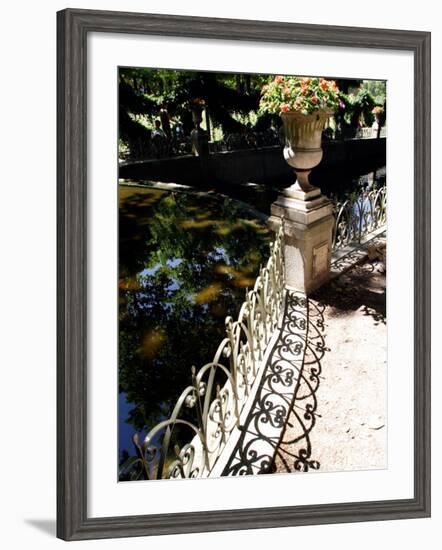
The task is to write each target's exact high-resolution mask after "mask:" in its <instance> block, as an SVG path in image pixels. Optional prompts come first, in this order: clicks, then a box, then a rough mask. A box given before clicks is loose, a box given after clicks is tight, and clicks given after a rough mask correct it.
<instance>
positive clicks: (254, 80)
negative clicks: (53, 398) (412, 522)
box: [57, 9, 430, 540]
mask: <svg viewBox="0 0 442 550" xmlns="http://www.w3.org/2000/svg"><path fill="white" fill-rule="evenodd" d="M57 24H58V42H57V43H58V107H57V108H58V140H57V143H58V172H57V175H58V384H57V387H58V394H57V410H58V428H57V437H58V444H57V452H58V468H57V485H58V512H57V526H58V527H57V533H58V536H59V537H60V538H63V539H65V540H80V539H90V538H107V537H125V536H141V535H157V534H167V533H186V532H197V531H216V530H227V529H249V528H260V527H262V528H266V527H282V526H293V525H308V524H318V523H335V522H353V521H368V520H379V519H396V518H398V519H399V518H415V517H425V516H428V515H429V514H430V390H429V388H430V355H429V354H430V326H429V325H430V259H429V258H430V168H429V167H430V162H429V161H430V86H429V81H430V80H429V79H430V34H429V33H426V32H411V31H400V30H385V29H367V28H349V27H331V26H321V25H304V24H303V25H299V24H294V23H276V22H265V21H248V20H247V21H246V20H231V19H208V18H199V17H179V16H168V15H159V14H155V15H152V14H135V13H119V12H102V11H90V10H71V9H68V10H64V11H62V12H59V13H58V20H57ZM387 105H388V111H387ZM387 251H388V253H387Z"/></svg>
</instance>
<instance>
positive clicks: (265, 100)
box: [259, 75, 340, 115]
mask: <svg viewBox="0 0 442 550" xmlns="http://www.w3.org/2000/svg"><path fill="white" fill-rule="evenodd" d="M261 93H262V97H261V101H260V104H259V107H260V108H259V112H260V114H264V113H269V114H281V113H286V112H288V111H297V112H300V113H302V114H303V115H309V114H311V113H314V112H316V111H319V110H324V109H327V110H332V111H335V110H336V108H337V107H338V106H339V101H340V100H339V89H338V87H337V86H336V82H335V81H334V80H326V79H325V78H308V77H298V76H295V77H293V76H288V77H284V76H281V75H278V76H276V77H275V78H274V80H272V81H271V82H270V83H269V84H266V85H265V86H263V88H262V92H261Z"/></svg>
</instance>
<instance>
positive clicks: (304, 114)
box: [260, 76, 339, 295]
mask: <svg viewBox="0 0 442 550" xmlns="http://www.w3.org/2000/svg"><path fill="white" fill-rule="evenodd" d="M338 94H339V90H338V88H337V86H336V82H335V81H333V80H326V79H325V78H321V77H284V76H276V77H275V78H274V80H272V81H270V82H269V83H268V84H266V85H265V86H263V90H262V97H261V101H260V111H261V112H262V113H268V114H273V115H280V117H281V119H282V123H283V129H284V158H285V160H286V162H287V163H288V164H289V166H291V167H292V168H293V170H294V171H295V173H296V182H295V183H294V184H293V185H291V186H290V187H289V188H288V189H284V190H283V191H282V193H281V194H280V195H279V196H278V197H277V199H276V200H275V202H274V203H273V204H272V205H271V208H270V214H271V215H270V218H269V221H268V224H269V227H270V229H271V230H273V231H275V232H276V231H278V230H279V228H280V227H281V224H283V227H284V275H285V286H286V288H288V289H289V290H297V291H300V292H303V293H305V294H307V295H308V294H309V293H311V292H313V291H314V290H315V289H317V288H318V287H320V286H321V285H322V284H323V283H325V282H326V281H327V280H328V278H329V274H330V264H331V248H332V235H333V226H334V218H333V205H332V203H331V202H330V201H329V200H328V199H327V197H324V196H323V195H321V190H320V189H318V188H317V187H314V186H313V185H311V183H310V182H309V174H310V172H311V170H312V169H313V168H314V167H315V166H317V165H318V164H319V163H320V162H321V160H322V147H321V141H322V131H323V129H324V127H325V125H326V122H327V120H328V118H329V117H330V116H331V115H332V114H333V113H334V112H335V111H336V109H337V107H338V106H339V95H338Z"/></svg>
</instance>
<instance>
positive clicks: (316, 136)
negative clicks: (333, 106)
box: [281, 109, 333, 199]
mask: <svg viewBox="0 0 442 550" xmlns="http://www.w3.org/2000/svg"><path fill="white" fill-rule="evenodd" d="M332 114H333V111H331V110H328V109H323V110H318V111H316V112H314V113H311V114H307V115H305V114H302V113H300V112H299V111H288V112H285V113H281V118H282V123H283V127H284V135H285V146H284V158H285V160H286V162H287V163H288V164H289V165H290V166H291V167H292V168H293V169H294V170H295V173H296V182H295V183H294V184H293V185H291V186H290V187H289V188H287V189H285V190H284V192H283V193H284V195H286V196H289V197H296V198H301V196H302V198H304V199H305V198H307V197H308V195H309V194H311V193H312V192H314V191H315V189H317V188H316V187H314V186H313V185H311V184H310V182H309V179H308V177H309V174H310V172H311V170H312V169H313V168H314V167H315V166H317V165H318V164H319V163H320V162H321V160H322V147H321V138H322V131H323V129H324V127H325V125H326V123H327V120H328V119H329V117H330V116H331V115H332Z"/></svg>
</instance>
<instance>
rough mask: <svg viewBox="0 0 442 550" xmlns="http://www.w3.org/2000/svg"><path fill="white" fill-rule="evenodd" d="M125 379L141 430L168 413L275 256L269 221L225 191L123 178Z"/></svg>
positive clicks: (121, 378) (121, 366)
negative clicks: (183, 189) (139, 185)
mask: <svg viewBox="0 0 442 550" xmlns="http://www.w3.org/2000/svg"><path fill="white" fill-rule="evenodd" d="M120 199H121V204H120V284H119V286H120V292H119V297H120V301H119V319H120V326H119V387H120V391H123V392H125V393H126V396H127V399H128V401H129V402H131V403H133V404H134V405H135V406H134V408H133V409H132V410H131V411H130V412H129V418H128V419H125V418H121V419H120V422H124V421H126V422H130V423H131V424H132V425H133V426H134V429H135V430H140V431H141V430H143V429H149V428H151V427H152V426H153V424H154V423H156V422H157V421H159V420H160V419H161V417H163V416H164V415H167V414H168V413H169V412H170V410H171V406H173V404H174V402H175V400H176V398H177V397H178V396H179V394H180V393H181V391H182V390H183V389H184V388H185V387H186V386H187V385H188V384H189V383H190V381H191V378H190V369H191V366H192V365H195V366H197V367H199V366H201V365H203V364H204V363H206V362H208V361H210V360H211V359H212V357H213V354H214V353H215V351H216V348H217V346H218V344H219V342H220V341H221V339H222V338H223V337H224V335H225V329H224V318H225V316H226V315H233V316H236V315H237V313H238V311H239V305H240V304H241V303H242V301H243V299H244V293H245V289H246V288H247V287H248V288H251V287H252V286H253V284H254V280H255V277H256V275H257V272H258V270H259V266H260V264H264V263H265V261H266V260H267V256H268V242H269V234H268V231H267V229H266V228H265V226H263V225H262V224H260V223H259V222H257V221H256V220H254V219H251V218H250V215H249V214H247V213H245V212H244V210H243V209H242V207H241V206H240V205H238V203H236V202H235V201H232V200H230V199H223V198H220V197H218V196H216V195H207V194H202V193H201V194H188V193H179V194H174V193H170V194H169V193H164V192H161V191H157V190H148V191H147V190H144V191H140V190H139V189H138V190H136V191H129V190H128V189H125V188H123V189H122V191H121V196H120Z"/></svg>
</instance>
